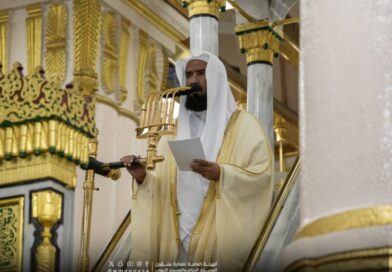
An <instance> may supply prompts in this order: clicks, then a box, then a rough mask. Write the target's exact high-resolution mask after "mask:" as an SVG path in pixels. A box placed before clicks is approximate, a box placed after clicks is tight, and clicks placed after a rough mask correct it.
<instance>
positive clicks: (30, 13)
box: [26, 3, 42, 73]
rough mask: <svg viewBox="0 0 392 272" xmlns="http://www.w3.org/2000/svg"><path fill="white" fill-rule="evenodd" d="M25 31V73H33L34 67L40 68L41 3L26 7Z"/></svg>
mask: <svg viewBox="0 0 392 272" xmlns="http://www.w3.org/2000/svg"><path fill="white" fill-rule="evenodd" d="M26 10H27V19H26V29H27V69H28V70H27V71H28V73H33V72H34V68H35V67H36V66H41V46H42V7H41V3H38V4H32V5H28V6H27V7H26Z"/></svg>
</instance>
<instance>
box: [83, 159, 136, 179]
mask: <svg viewBox="0 0 392 272" xmlns="http://www.w3.org/2000/svg"><path fill="white" fill-rule="evenodd" d="M141 165H142V164H141V163H140V160H138V159H136V160H134V161H133V162H132V163H131V167H138V166H141ZM125 167H126V166H125V164H124V163H123V162H122V161H118V162H110V163H103V162H100V161H98V160H97V159H95V158H93V157H89V161H88V164H87V167H85V170H94V172H95V173H97V174H98V175H101V176H105V177H106V176H107V175H108V174H109V172H110V170H112V169H119V168H125Z"/></svg>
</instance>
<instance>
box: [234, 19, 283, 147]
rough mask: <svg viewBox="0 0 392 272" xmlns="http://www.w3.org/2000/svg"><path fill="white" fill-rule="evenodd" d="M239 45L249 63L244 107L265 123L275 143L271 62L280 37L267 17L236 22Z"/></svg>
mask: <svg viewBox="0 0 392 272" xmlns="http://www.w3.org/2000/svg"><path fill="white" fill-rule="evenodd" d="M235 32H236V34H237V36H238V37H239V42H240V48H241V51H242V52H243V53H245V55H246V63H247V65H248V87H247V92H248V94H247V107H248V111H249V112H250V113H252V114H253V115H254V116H255V117H256V118H257V119H258V120H260V123H261V124H262V126H263V127H264V129H265V131H266V134H267V135H268V138H269V141H270V144H271V146H274V129H273V115H274V112H273V90H272V80H273V78H272V65H273V60H274V56H275V55H276V54H277V53H278V51H279V39H278V36H277V35H276V33H275V32H274V31H273V30H272V29H271V27H270V25H269V22H268V20H263V21H259V22H255V23H245V24H241V25H237V26H236V28H235Z"/></svg>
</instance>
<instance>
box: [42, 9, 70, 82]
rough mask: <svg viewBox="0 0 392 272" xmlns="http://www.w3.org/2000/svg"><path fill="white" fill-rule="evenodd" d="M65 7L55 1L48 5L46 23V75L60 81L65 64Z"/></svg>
mask: <svg viewBox="0 0 392 272" xmlns="http://www.w3.org/2000/svg"><path fill="white" fill-rule="evenodd" d="M66 33H67V7H66V6H65V5H64V4H60V3H55V4H52V5H51V6H50V7H49V11H48V17H47V25H46V37H45V41H46V51H45V67H46V72H47V77H51V76H52V75H55V77H57V78H58V80H59V81H60V82H61V83H62V82H64V79H65V64H66V41H67V38H66Z"/></svg>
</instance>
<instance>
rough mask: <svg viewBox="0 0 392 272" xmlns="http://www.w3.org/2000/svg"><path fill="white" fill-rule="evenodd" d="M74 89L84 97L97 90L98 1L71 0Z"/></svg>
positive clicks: (99, 22) (99, 17)
mask: <svg viewBox="0 0 392 272" xmlns="http://www.w3.org/2000/svg"><path fill="white" fill-rule="evenodd" d="M73 14H74V18H73V19H74V31H73V33H74V37H73V41H74V73H73V75H74V82H73V83H74V88H75V89H76V90H78V91H80V92H81V93H82V94H84V95H91V94H93V93H94V92H95V91H96V90H97V88H98V81H97V72H96V59H97V53H98V44H99V30H100V25H101V5H100V3H99V1H98V0H73Z"/></svg>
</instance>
